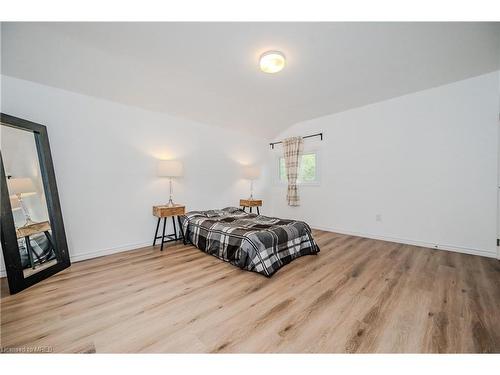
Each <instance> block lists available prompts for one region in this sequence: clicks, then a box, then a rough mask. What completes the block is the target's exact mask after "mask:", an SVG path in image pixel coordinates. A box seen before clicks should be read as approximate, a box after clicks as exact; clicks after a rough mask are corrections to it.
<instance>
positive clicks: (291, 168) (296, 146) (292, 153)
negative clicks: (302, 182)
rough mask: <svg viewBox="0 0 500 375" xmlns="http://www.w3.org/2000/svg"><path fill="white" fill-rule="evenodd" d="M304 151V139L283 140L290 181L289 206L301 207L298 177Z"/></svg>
mask: <svg viewBox="0 0 500 375" xmlns="http://www.w3.org/2000/svg"><path fill="white" fill-rule="evenodd" d="M303 149H304V140H303V139H302V137H290V138H287V139H285V140H283V155H284V157H285V169H286V177H287V179H288V191H287V194H286V200H287V202H288V205H289V206H299V205H300V199H299V192H298V190H297V176H298V173H299V163H300V156H301V155H302V150H303Z"/></svg>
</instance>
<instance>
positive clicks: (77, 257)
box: [0, 241, 151, 277]
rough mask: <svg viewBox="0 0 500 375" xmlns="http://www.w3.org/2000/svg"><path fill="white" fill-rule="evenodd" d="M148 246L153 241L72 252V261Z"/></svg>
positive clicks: (2, 273)
mask: <svg viewBox="0 0 500 375" xmlns="http://www.w3.org/2000/svg"><path fill="white" fill-rule="evenodd" d="M146 246H151V241H148V242H138V243H134V244H128V245H121V246H116V247H110V248H107V249H101V250H95V251H88V252H85V253H80V254H77V255H71V251H70V259H71V262H72V263H76V262H80V261H82V260H87V259H92V258H98V257H102V256H104V255H111V254H115V253H121V252H123V251H129V250H135V249H139V248H141V247H146ZM6 276H7V272H6V271H5V265H4V264H3V262H2V264H1V268H0V277H6Z"/></svg>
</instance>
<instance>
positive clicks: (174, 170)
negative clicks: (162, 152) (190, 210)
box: [157, 160, 183, 207]
mask: <svg viewBox="0 0 500 375" xmlns="http://www.w3.org/2000/svg"><path fill="white" fill-rule="evenodd" d="M157 175H158V176H159V177H168V178H169V186H170V199H169V200H168V203H167V206H168V207H173V206H174V202H173V200H172V178H174V177H182V175H183V168H182V162H180V161H179V160H159V161H158V165H157Z"/></svg>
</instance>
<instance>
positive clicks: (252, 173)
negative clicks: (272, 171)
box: [243, 166, 260, 200]
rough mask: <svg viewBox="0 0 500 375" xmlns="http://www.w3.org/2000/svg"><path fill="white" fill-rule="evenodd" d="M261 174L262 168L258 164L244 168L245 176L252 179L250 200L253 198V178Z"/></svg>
mask: <svg viewBox="0 0 500 375" xmlns="http://www.w3.org/2000/svg"><path fill="white" fill-rule="evenodd" d="M259 176H260V170H259V168H258V167H256V166H248V167H245V169H244V170H243V177H244V178H246V179H247V180H250V198H248V199H250V200H253V180H256V179H257V178H259Z"/></svg>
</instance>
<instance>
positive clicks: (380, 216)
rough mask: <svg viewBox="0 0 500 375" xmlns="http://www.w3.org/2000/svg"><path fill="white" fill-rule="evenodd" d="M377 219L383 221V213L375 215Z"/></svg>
mask: <svg viewBox="0 0 500 375" xmlns="http://www.w3.org/2000/svg"><path fill="white" fill-rule="evenodd" d="M375 221H378V222H382V215H381V214H376V215H375Z"/></svg>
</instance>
